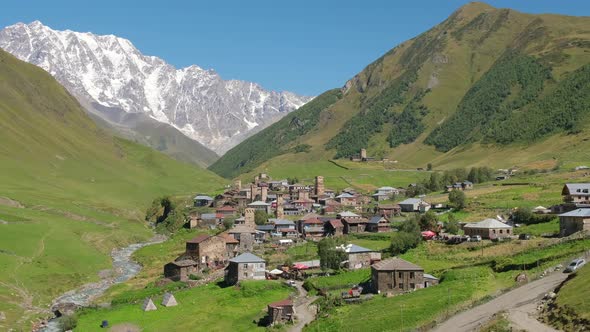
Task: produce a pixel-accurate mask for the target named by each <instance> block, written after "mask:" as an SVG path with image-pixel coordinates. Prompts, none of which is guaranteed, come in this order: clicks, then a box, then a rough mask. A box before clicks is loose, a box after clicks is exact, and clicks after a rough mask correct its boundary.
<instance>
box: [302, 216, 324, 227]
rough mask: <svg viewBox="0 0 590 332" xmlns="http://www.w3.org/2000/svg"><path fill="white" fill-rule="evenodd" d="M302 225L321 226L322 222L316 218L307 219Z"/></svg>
mask: <svg viewBox="0 0 590 332" xmlns="http://www.w3.org/2000/svg"><path fill="white" fill-rule="evenodd" d="M303 224H306V225H307V224H323V222H322V221H321V220H319V219H318V218H309V219H305V220H303Z"/></svg>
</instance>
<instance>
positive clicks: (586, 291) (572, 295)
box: [557, 264, 590, 320]
mask: <svg viewBox="0 0 590 332" xmlns="http://www.w3.org/2000/svg"><path fill="white" fill-rule="evenodd" d="M589 278H590V264H586V266H584V267H582V268H581V269H580V270H579V271H578V272H576V274H575V275H574V277H573V279H572V280H570V281H568V282H567V283H566V284H565V285H564V286H563V287H562V288H561V289H560V290H559V293H558V295H557V305H558V306H560V307H567V308H569V309H572V310H573V311H574V312H575V313H576V315H577V316H578V317H580V318H582V319H586V320H590V301H589V300H588V299H589V297H588V296H590V285H589V284H588V280H590V279H589Z"/></svg>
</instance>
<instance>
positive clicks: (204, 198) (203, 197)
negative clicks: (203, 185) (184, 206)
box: [194, 195, 214, 201]
mask: <svg viewBox="0 0 590 332" xmlns="http://www.w3.org/2000/svg"><path fill="white" fill-rule="evenodd" d="M194 200H196V201H213V200H214V199H213V198H211V196H206V195H197V196H195V198H194Z"/></svg>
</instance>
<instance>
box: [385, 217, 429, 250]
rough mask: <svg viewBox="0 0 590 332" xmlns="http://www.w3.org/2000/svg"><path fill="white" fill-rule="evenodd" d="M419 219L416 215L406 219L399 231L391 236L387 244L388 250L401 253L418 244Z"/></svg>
mask: <svg viewBox="0 0 590 332" xmlns="http://www.w3.org/2000/svg"><path fill="white" fill-rule="evenodd" d="M419 219H420V217H418V216H417V215H415V216H413V217H411V218H409V219H407V220H406V221H404V222H403V224H402V225H401V227H400V229H399V231H398V232H396V233H395V234H394V235H393V236H392V238H391V244H390V246H389V251H390V252H391V254H392V255H399V254H403V253H404V252H406V251H408V250H410V249H412V248H415V247H416V246H418V244H419V243H420V241H422V235H421V234H420V225H419V222H418V221H419Z"/></svg>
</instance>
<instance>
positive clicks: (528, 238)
mask: <svg viewBox="0 0 590 332" xmlns="http://www.w3.org/2000/svg"><path fill="white" fill-rule="evenodd" d="M518 239H519V240H530V239H531V234H524V233H523V234H520V235H519V236H518Z"/></svg>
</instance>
